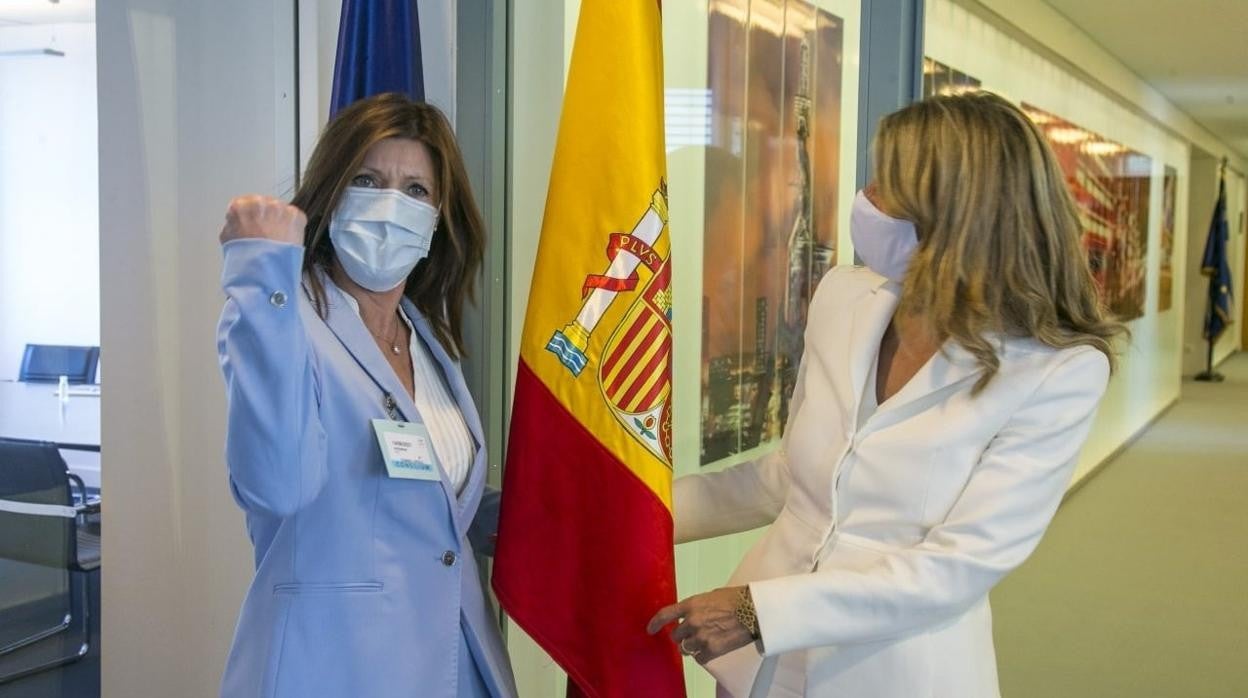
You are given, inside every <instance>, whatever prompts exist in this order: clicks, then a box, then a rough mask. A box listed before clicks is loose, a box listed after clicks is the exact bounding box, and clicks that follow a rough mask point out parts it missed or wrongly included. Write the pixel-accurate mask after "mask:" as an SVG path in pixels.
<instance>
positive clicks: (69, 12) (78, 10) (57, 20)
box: [0, 0, 95, 27]
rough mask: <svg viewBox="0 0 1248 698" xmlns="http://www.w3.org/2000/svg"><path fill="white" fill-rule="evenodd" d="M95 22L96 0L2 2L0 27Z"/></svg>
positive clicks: (19, 0)
mask: <svg viewBox="0 0 1248 698" xmlns="http://www.w3.org/2000/svg"><path fill="white" fill-rule="evenodd" d="M94 21H95V0H57V2H52V1H51V0H0V27H12V26H29V25H38V24H66V23H77V22H94Z"/></svg>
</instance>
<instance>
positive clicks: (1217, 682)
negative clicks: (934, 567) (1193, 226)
mask: <svg viewBox="0 0 1248 698" xmlns="http://www.w3.org/2000/svg"><path fill="white" fill-rule="evenodd" d="M1220 370H1221V372H1222V373H1224V374H1225V375H1226V382H1225V383H1221V384H1207V383H1190V382H1189V383H1184V386H1183V397H1182V399H1181V400H1180V401H1179V402H1178V403H1177V404H1176V405H1175V406H1174V407H1173V408H1172V409H1171V410H1170V411H1169V412H1167V413H1166V414H1165V415H1164V416H1163V417H1162V418H1161V419H1160V420H1158V421H1157V422H1156V423H1155V424H1154V425H1153V426H1152V427H1151V428H1150V429H1148V431H1147V432H1145V434H1144V435H1143V436H1142V437H1141V438H1140V439H1139V440H1138V441H1136V442H1135V443H1134V444H1133V445H1132V446H1130V447H1129V448H1128V449H1127V450H1125V451H1124V452H1123V453H1122V454H1121V455H1120V456H1118V457H1117V458H1115V459H1114V460H1113V461H1112V462H1111V463H1109V464H1108V465H1107V466H1106V467H1105V468H1104V469H1102V470H1101V472H1100V473H1099V474H1097V475H1096V476H1095V477H1094V478H1093V479H1092V480H1091V481H1089V482H1088V483H1087V484H1086V485H1085V486H1083V487H1082V488H1081V489H1079V490H1078V491H1077V492H1075V493H1074V494H1073V495H1072V496H1071V497H1070V498H1068V499H1067V501H1066V503H1065V504H1064V505H1063V506H1062V508H1061V510H1059V512H1058V515H1057V518H1056V519H1055V520H1054V522H1053V525H1052V526H1051V528H1050V529H1049V533H1048V535H1046V537H1045V539H1044V540H1043V541H1042V542H1041V544H1040V547H1039V548H1038V549H1037V551H1036V553H1035V554H1034V555H1033V556H1032V558H1031V559H1030V560H1029V561H1028V562H1027V563H1026V564H1025V565H1024V566H1023V567H1022V568H1020V569H1019V570H1017V571H1016V572H1015V573H1014V574H1013V575H1011V576H1010V577H1009V578H1007V579H1006V580H1005V581H1004V582H1002V584H1001V585H1000V586H999V587H998V588H997V590H996V591H995V592H994V593H993V595H992V604H993V610H994V617H995V636H996V643H997V654H998V663H999V671H1000V675H1001V692H1002V695H1003V696H1004V698H1085V697H1086V698H1119V697H1121V698H1154V697H1155V698H1223V697H1226V698H1231V697H1234V698H1245V697H1248V353H1245V354H1239V355H1237V356H1235V357H1232V358H1231V359H1230V360H1228V361H1227V362H1225V363H1224V364H1222V366H1221V367H1220Z"/></svg>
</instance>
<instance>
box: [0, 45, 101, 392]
mask: <svg viewBox="0 0 1248 698" xmlns="http://www.w3.org/2000/svg"><path fill="white" fill-rule="evenodd" d="M33 48H37V49H43V48H55V49H57V50H59V51H63V52H64V53H65V55H64V57H52V56H0V299H3V301H2V302H0V379H13V378H16V377H17V373H18V368H19V365H20V363H21V358H22V350H23V348H24V347H25V345H26V344H27V343H34V344H77V345H97V344H99V343H100V303H99V239H100V238H99V229H98V222H97V221H98V218H97V210H98V205H99V201H98V183H97V176H98V167H97V144H96V110H95V25H93V24H53V25H38V26H5V27H0V51H10V50H23V49H33Z"/></svg>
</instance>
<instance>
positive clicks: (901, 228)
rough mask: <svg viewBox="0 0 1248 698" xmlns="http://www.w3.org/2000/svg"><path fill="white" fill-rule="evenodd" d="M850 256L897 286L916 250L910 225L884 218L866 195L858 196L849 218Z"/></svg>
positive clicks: (915, 240)
mask: <svg viewBox="0 0 1248 698" xmlns="http://www.w3.org/2000/svg"><path fill="white" fill-rule="evenodd" d="M849 236H850V238H852V239H853V241H854V252H856V253H858V256H859V257H861V258H862V261H863V262H864V263H865V264H866V265H867V266H868V267H869V268H870V269H871V270H872V271H874V272H875V273H877V274H879V275H880V276H884V277H887V278H889V279H892V280H893V281H896V282H897V283H901V280H902V279H904V278H905V276H906V269H907V268H908V267H909V266H910V258H911V257H912V256H913V255H914V250H915V248H917V247H918V246H919V237H918V235H917V234H916V233H915V231H914V224H913V223H911V222H910V221H905V220H901V219H900V218H893V217H891V216H888V215H885V214H884V212H882V211H880V209H878V208H876V207H875V204H873V203H871V200H870V199H868V198H867V195H866V194H863V193H862V192H858V195H857V196H855V197H854V208H853V210H852V211H850V214H849Z"/></svg>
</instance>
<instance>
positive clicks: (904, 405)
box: [868, 341, 982, 429]
mask: <svg viewBox="0 0 1248 698" xmlns="http://www.w3.org/2000/svg"><path fill="white" fill-rule="evenodd" d="M981 370H982V369H981V368H980V366H979V364H978V363H977V362H976V360H975V356H974V355H973V354H971V353H970V352H969V351H967V350H966V349H963V348H962V346H961V345H959V344H958V343H957V342H953V341H949V342H945V345H944V346H942V347H941V348H940V350H939V351H937V352H936V353H935V354H933V355H932V357H931V358H930V359H928V360H927V363H925V364H923V367H922V368H920V369H919V371H918V372H917V373H915V374H914V376H912V377H911V378H910V380H909V381H907V382H906V384H905V385H903V386H902V387H901V390H899V391H897V393H896V394H895V395H893V396H892V397H890V398H889V399H887V400H885V401H884V404H882V405H880V406H879V409H877V410H876V412H875V414H874V415H872V417H871V418H870V419H869V420H868V422H869V423H870V424H871V427H872V429H877V428H880V427H883V426H886V425H888V424H894V423H896V422H898V421H900V420H902V419H905V418H906V417H907V416H909V415H911V414H914V413H916V412H918V411H920V410H922V409H923V408H924V407H925V406H927V405H928V404H929V403H931V402H932V401H933V399H939V398H941V397H942V396H943V395H944V393H945V392H946V391H947V390H948V389H950V388H952V387H955V386H958V385H960V384H961V383H962V382H963V381H965V380H967V379H969V378H972V377H975V376H978V375H979V373H980V371H981Z"/></svg>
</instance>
